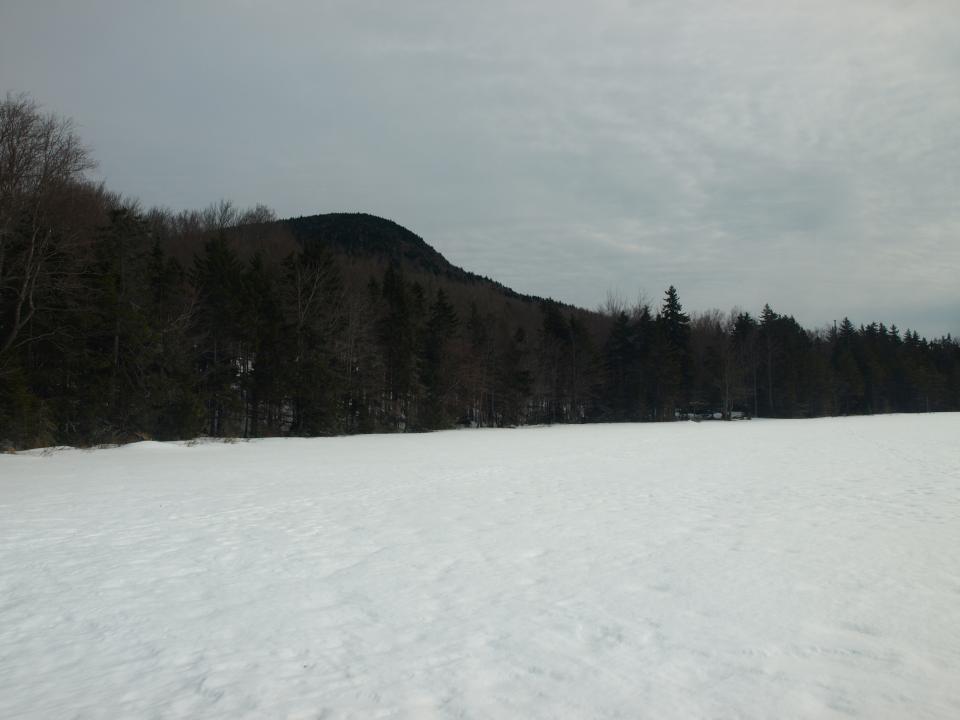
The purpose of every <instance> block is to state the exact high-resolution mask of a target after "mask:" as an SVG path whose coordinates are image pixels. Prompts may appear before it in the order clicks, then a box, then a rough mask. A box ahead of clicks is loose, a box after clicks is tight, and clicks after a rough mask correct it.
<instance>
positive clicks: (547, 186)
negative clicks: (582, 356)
mask: <svg viewBox="0 0 960 720" xmlns="http://www.w3.org/2000/svg"><path fill="white" fill-rule="evenodd" d="M75 5H77V4H72V3H32V2H25V1H24V2H13V3H6V4H4V6H3V8H2V9H0V88H2V89H9V90H14V91H17V90H27V91H30V92H31V93H33V94H34V96H35V97H36V98H37V99H38V100H40V101H42V102H44V103H45V104H46V105H47V106H48V107H49V108H51V109H54V110H57V111H59V112H62V113H64V114H69V115H71V116H73V117H75V118H76V119H77V121H78V122H79V124H80V125H81V129H82V133H83V135H84V136H85V137H87V138H88V139H89V140H90V142H91V143H92V145H93V146H94V149H95V154H96V155H97V157H98V158H99V159H100V162H101V171H102V173H103V175H104V176H105V179H106V180H107V182H108V184H109V185H110V186H111V187H115V188H117V189H121V190H123V191H125V192H129V193H131V194H134V195H137V196H139V197H140V198H141V199H142V200H143V201H144V202H145V203H147V204H165V205H170V206H173V207H191V206H198V205H202V204H205V203H207V202H210V201H212V200H215V199H217V198H219V197H224V196H225V197H230V198H233V199H234V200H236V201H237V202H240V203H254V202H265V203H267V204H269V205H271V206H272V207H274V208H275V209H276V210H277V211H278V212H279V213H280V214H282V215H299V214H310V213H314V212H325V211H332V210H364V211H369V212H373V213H376V214H380V215H384V216H387V217H391V218H393V219H395V220H397V221H398V222H400V223H402V224H404V225H407V226H408V227H410V228H411V229H413V230H415V231H416V232H418V233H420V234H421V235H423V236H424V237H425V238H426V239H427V240H428V241H429V242H431V243H432V244H434V245H435V246H436V247H437V248H438V249H439V250H441V251H442V252H443V253H444V254H446V255H447V256H448V257H449V258H450V259H451V260H452V261H454V262H455V263H457V264H460V265H463V266H465V267H468V268H470V269H472V270H474V271H476V272H480V273H483V274H486V275H489V276H491V277H495V278H497V279H499V280H501V281H503V282H505V283H507V284H509V285H512V286H513V287H515V288H516V289H518V290H521V291H526V292H532V293H537V294H543V295H552V296H554V297H558V298H560V299H563V300H566V301H570V302H575V303H578V304H582V305H587V306H595V305H597V304H598V303H599V302H600V301H601V300H602V299H603V298H604V296H605V295H606V292H607V290H608V289H619V290H620V291H621V292H623V293H624V294H626V295H634V294H635V293H636V292H637V291H638V290H640V289H643V290H645V291H646V292H647V294H648V295H649V296H651V297H653V298H658V297H659V296H660V294H661V292H662V289H663V288H664V287H666V285H668V284H670V283H673V284H676V285H677V286H678V287H679V288H680V291H681V297H682V299H683V301H684V303H685V305H686V306H687V307H688V308H691V309H700V310H705V309H708V308H710V307H713V306H719V307H722V308H729V307H731V306H733V305H741V306H743V307H746V308H748V309H751V310H754V311H755V310H758V309H759V307H761V306H762V304H763V303H765V302H769V303H770V304H771V305H772V306H773V307H774V308H775V309H777V310H780V311H783V312H789V313H792V314H795V315H796V316H797V317H798V319H800V320H801V321H802V322H804V323H805V324H808V325H822V324H825V323H827V322H829V321H831V320H833V319H835V318H838V317H840V316H842V315H844V314H846V315H850V316H851V318H853V319H854V320H855V321H857V322H867V321H869V320H872V319H882V320H885V321H887V322H895V323H897V324H899V325H902V326H910V327H915V328H917V329H918V330H920V331H921V332H923V333H926V334H928V335H939V334H941V333H945V332H953V333H960V295H958V292H957V285H958V283H957V277H960V202H958V201H957V198H958V197H960V192H958V191H960V170H958V169H960V122H958V120H960V93H958V92H956V84H957V78H958V77H960V53H958V52H957V49H956V48H957V45H956V37H958V36H960V13H957V12H956V9H955V6H954V5H953V3H952V2H936V1H930V2H923V3H911V4H907V3H902V2H893V1H885V0H871V1H870V2H865V1H864V2H857V1H853V2H846V3H841V4H839V5H838V4H836V3H827V2H820V1H818V0H808V1H805V2H778V3H768V2H761V1H760V0H751V1H749V2H748V1H746V0H740V1H739V2H727V3H715V2H710V1H708V0H687V1H685V2H660V1H659V0H652V1H648V2H625V1H624V2H616V1H613V0H605V1H604V2H597V3H589V4H586V3H574V2H555V1H553V2H546V0H538V1H536V2H526V3H507V2H489V3H456V2H440V1H439V0H436V1H427V0H410V2H404V3H386V2H367V1H357V0H351V1H350V2H346V1H344V2H319V3H317V2H285V3H261V2H252V1H250V2H244V3H236V2H226V1H224V2H199V3H197V2H194V3H187V2H182V3H163V4H155V5H151V6H137V7H134V4H131V3H126V2H94V3H83V7H82V8H81V7H79V6H77V7H75ZM278 5H279V7H278Z"/></svg>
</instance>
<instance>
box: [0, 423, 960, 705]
mask: <svg viewBox="0 0 960 720" xmlns="http://www.w3.org/2000/svg"><path fill="white" fill-rule="evenodd" d="M0 717H2V718H43V719H44V720H47V719H50V718H224V719H226V718H230V719H234V718H261V717H276V718H380V717H386V718H397V717H411V718H420V717H425V718H432V717H438V718H448V717H449V718H453V717H456V718H461V717H462V718H506V717H516V718H559V717H563V718H614V717H625V718H657V719H662V718H700V717H710V718H849V717H862V718H871V719H873V718H945V719H946V718H958V717H960V414H944V415H926V416H879V417H868V418H845V419H823V420H801V421H786V420H785V421H753V422H741V423H700V424H694V423H675V424H667V425H597V426H576V427H571V426H566V427H552V428H526V429H520V430H481V431H458V432H443V433H435V434H429V435H395V436H384V435H381V436H362V437H346V438H326V439H313V440H298V439H282V440H279V439H278V440H261V441H254V442H249V443H243V442H241V443H236V444H223V443H201V444H198V445H195V446H188V445H185V444H177V443H168V444H160V443H139V444H136V445H131V446H126V447H122V448H116V449H109V450H95V451H82V450H59V451H55V452H51V453H46V454H43V453H38V452H33V453H27V454H19V455H13V456H0Z"/></svg>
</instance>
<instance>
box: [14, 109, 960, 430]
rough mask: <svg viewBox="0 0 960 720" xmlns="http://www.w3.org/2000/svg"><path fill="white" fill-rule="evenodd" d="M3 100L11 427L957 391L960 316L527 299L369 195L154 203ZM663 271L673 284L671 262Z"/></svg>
mask: <svg viewBox="0 0 960 720" xmlns="http://www.w3.org/2000/svg"><path fill="white" fill-rule="evenodd" d="M92 167H93V162H92V158H91V156H90V153H89V152H88V150H87V149H86V148H85V147H84V146H83V144H82V142H81V140H80V139H79V138H78V137H77V135H76V133H75V132H74V130H73V128H72V125H71V124H70V122H69V121H68V120H66V119H63V118H60V117H57V116H55V115H51V114H46V113H44V112H42V111H41V109H39V108H38V107H37V105H36V104H35V103H34V102H33V101H32V100H31V99H30V98H28V97H25V96H7V98H6V100H5V101H4V102H3V103H2V104H0V443H2V444H3V445H5V446H7V447H11V448H22V447H36V446H47V445H55V444H71V445H89V444H98V443H110V442H124V441H129V440H133V439H140V438H154V439H162V440H166V439H179V438H192V437H196V436H198V435H210V436H221V437H238V436H241V437H260V436H272V435H301V436H312V435H326V434H343V433H360V432H382V431H419V430H432V429H439V428H449V427H454V426H456V425H476V426H510V425H521V424H528V423H550V422H593V421H647V420H651V421H659V420H674V419H676V418H678V417H688V416H696V417H703V416H713V415H714V414H716V415H718V416H719V417H724V418H730V417H735V416H740V415H746V416H764V417H812V416H821V415H836V414H864V413H880V412H927V411H941V410H958V409H960V344H958V341H957V340H956V339H954V338H951V337H950V336H949V335H948V336H945V337H941V338H939V339H933V340H928V339H925V338H921V337H920V336H919V335H918V334H917V333H916V332H913V331H910V330H901V329H898V328H897V327H895V326H887V325H885V324H883V323H879V322H872V323H870V324H866V325H854V324H853V323H852V322H850V321H849V320H847V319H844V320H843V321H842V322H839V323H837V324H834V325H831V326H830V327H826V328H816V329H808V328H803V327H801V326H800V324H799V323H797V322H796V320H794V318H793V317H791V316H790V315H788V314H784V313H781V312H779V311H775V310H774V309H771V308H770V307H769V306H766V307H764V308H763V309H762V310H761V311H760V312H759V313H757V314H756V315H754V314H751V313H750V312H746V311H742V310H733V311H730V312H727V313H721V312H720V311H710V312H706V313H700V314H696V315H693V316H691V315H689V314H688V313H686V312H684V310H683V307H682V304H681V301H680V297H679V293H678V292H677V290H676V288H674V287H673V286H670V287H669V288H668V289H667V290H666V292H665V294H664V296H663V298H662V300H660V301H658V302H655V303H653V302H644V301H637V302H634V303H629V304H628V303H625V302H623V301H621V300H618V299H616V298H611V299H609V300H608V302H607V303H606V305H605V306H604V307H603V308H601V309H598V310H596V311H588V310H583V309H579V308H574V307H571V306H568V305H563V304H560V303H557V302H554V301H552V300H549V299H545V298H536V297H529V296H524V295H521V294H518V293H516V292H513V291H512V290H509V289H508V288H505V287H503V286H502V285H500V284H498V283H496V282H495V281H493V280H490V279H487V278H483V277H480V276H477V275H474V274H472V273H470V272H468V271H466V270H463V269H460V268H457V267H455V266H453V265H451V264H450V263H448V262H447V261H446V260H445V259H444V258H443V256H442V255H441V254H440V253H438V252H437V251H436V250H434V249H433V248H431V247H430V246H429V245H428V244H427V243H426V242H424V241H423V240H422V239H421V238H419V237H417V236H416V235H414V234H413V233H411V232H409V231H408V230H406V229H404V228H403V227H401V226H399V225H397V224H395V223H393V222H390V221H387V220H383V219H380V218H375V217H372V216H369V215H362V214H332V215H318V216H310V217H302V218H294V219H289V220H278V219H277V218H276V217H275V216H274V214H273V213H272V212H271V211H270V210H269V209H267V208H265V207H263V206H257V207H255V208H252V209H249V210H238V209H236V208H234V207H233V206H232V205H231V204H230V203H228V202H221V203H218V204H216V205H213V206H211V207H208V208H206V209H204V210H198V211H188V212H176V213H175V212H171V211H167V210H164V209H158V208H153V209H144V208H141V207H140V206H139V205H138V204H137V203H136V202H135V201H131V200H129V199H127V198H124V197H123V196H121V195H119V194H116V193H114V192H111V191H109V190H108V189H106V188H105V187H103V186H102V185H100V184H96V183H94V182H91V181H90V180H89V179H88V172H89V171H90V170H91V169H92ZM665 284H667V283H666V282H665Z"/></svg>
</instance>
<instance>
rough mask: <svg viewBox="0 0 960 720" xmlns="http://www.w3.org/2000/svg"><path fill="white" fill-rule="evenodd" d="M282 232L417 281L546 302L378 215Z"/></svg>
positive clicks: (325, 219) (296, 221) (325, 217)
mask: <svg viewBox="0 0 960 720" xmlns="http://www.w3.org/2000/svg"><path fill="white" fill-rule="evenodd" d="M277 227H278V228H282V229H283V230H284V231H287V232H289V233H290V234H291V235H292V236H293V238H294V240H295V241H296V242H297V244H298V245H299V246H300V247H306V246H307V245H308V244H309V243H315V242H318V243H322V244H324V245H326V246H327V247H328V248H329V249H330V250H332V251H333V252H334V253H335V254H337V255H340V256H342V257H343V258H346V259H349V260H351V261H357V260H361V261H362V260H374V261H375V262H376V263H377V264H378V265H379V264H383V265H386V264H389V263H396V264H398V265H400V266H401V267H402V268H403V270H404V271H405V272H406V273H407V274H409V275H412V276H417V275H424V276H426V277H433V278H442V279H444V280H446V281H448V282H451V283H455V284H461V285H473V286H482V287H487V288H490V289H494V290H496V291H497V292H499V293H501V294H503V295H504V296H506V297H508V298H512V299H516V300H521V301H523V302H530V303H532V302H543V301H544V300H545V299H544V298H541V297H537V296H533V295H524V294H522V293H518V292H516V291H514V290H512V289H510V288H508V287H507V286H505V285H503V284H501V283H499V282H496V281H495V280H491V279H490V278H487V277H483V276H481V275H477V274H476V273H472V272H470V271H468V270H464V269H463V268H461V267H458V266H456V265H454V264H453V263H451V262H450V261H449V260H447V259H446V258H445V257H444V256H443V255H442V254H441V253H440V252H438V251H437V250H436V249H434V248H433V247H432V246H430V245H429V244H427V242H426V241H424V239H423V238H422V237H420V236H419V235H417V234H416V233H414V232H411V231H410V230H408V229H407V228H405V227H403V226H402V225H399V224H397V223H395V222H393V221H392V220H387V219H385V218H381V217H377V216H376V215H369V214H367V213H327V214H322V215H307V216H302V217H297V218H289V219H287V220H280V221H278V222H277ZM351 264H354V263H351Z"/></svg>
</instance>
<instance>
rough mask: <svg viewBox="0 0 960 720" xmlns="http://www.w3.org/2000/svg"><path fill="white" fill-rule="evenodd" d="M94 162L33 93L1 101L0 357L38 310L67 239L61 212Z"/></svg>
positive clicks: (68, 125) (70, 130) (66, 125)
mask: <svg viewBox="0 0 960 720" xmlns="http://www.w3.org/2000/svg"><path fill="white" fill-rule="evenodd" d="M93 167H94V162H93V160H92V159H91V157H90V154H89V152H88V150H87V148H85V147H84V146H83V144H82V143H81V142H80V139H79V137H78V136H77V135H76V133H75V132H74V128H73V123H72V121H70V120H69V119H66V118H62V117H59V116H57V115H55V114H52V113H43V112H41V111H40V107H39V106H38V105H37V103H36V102H35V101H34V100H32V99H31V98H30V97H29V96H27V95H9V94H8V95H7V96H6V99H5V100H4V101H3V102H2V103H0V357H2V356H3V355H4V354H5V353H6V352H7V351H9V350H10V349H11V348H12V347H13V346H14V344H15V343H17V341H18V338H20V335H21V333H22V331H23V329H24V328H25V327H26V326H27V325H28V323H29V322H30V320H31V318H32V317H33V315H34V314H35V313H36V311H37V298H38V296H39V294H40V291H41V289H42V285H43V283H44V280H45V273H46V271H47V265H48V263H49V261H50V259H51V258H52V257H53V255H54V254H55V253H56V252H57V250H58V246H59V245H60V244H61V243H63V242H66V241H68V240H69V238H68V237H66V236H67V235H69V232H66V233H65V232H64V231H63V228H64V227H66V226H68V225H67V224H65V223H62V222H59V221H60V220H62V219H63V218H62V217H58V216H59V215H60V214H62V212H63V211H64V210H66V209H67V207H69V206H70V205H71V204H72V203H71V200H72V199H73V198H74V197H75V196H76V192H75V191H76V190H77V186H78V185H79V184H80V183H81V182H82V181H83V178H84V173H85V172H86V171H87V170H90V169H91V168H93Z"/></svg>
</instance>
